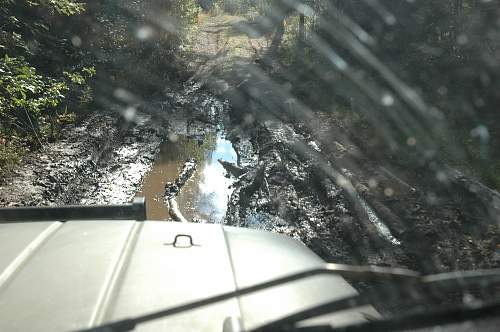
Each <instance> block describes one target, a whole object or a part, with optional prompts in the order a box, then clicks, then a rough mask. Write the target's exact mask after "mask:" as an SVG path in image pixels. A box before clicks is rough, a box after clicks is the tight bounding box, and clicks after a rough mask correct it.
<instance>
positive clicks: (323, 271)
mask: <svg viewBox="0 0 500 332" xmlns="http://www.w3.org/2000/svg"><path fill="white" fill-rule="evenodd" d="M317 275H341V276H343V277H346V278H351V279H354V280H359V281H373V280H392V281H394V280H398V281H406V282H412V283H414V282H417V281H418V280H419V279H420V274H419V273H418V272H415V271H411V270H407V269H399V268H387V267H378V266H351V265H343V264H325V265H324V266H322V267H318V268H315V269H311V270H306V271H302V272H298V273H295V274H291V275H288V276H285V277H281V278H276V279H273V280H270V281H267V282H263V283H260V284H256V285H253V286H249V287H244V288H241V289H238V290H236V291H233V292H227V293H223V294H220V295H217V296H213V297H209V298H206V299H202V300H198V301H194V302H190V303H186V304H183V305H180V306H177V307H173V308H169V309H165V310H160V311H156V312H153V313H149V314H145V315H142V316H138V317H135V318H129V319H123V320H119V321H116V322H112V323H109V324H103V325H100V326H97V327H94V328H90V329H85V330H80V331H81V332H104V331H106V332H124V331H131V330H133V329H135V327H136V326H137V325H139V324H142V323H146V322H149V321H152V320H156V319H160V318H165V317H167V316H171V315H175V314H178V313H181V312H184V311H188V310H193V309H197V308H200V307H203V306H207V305H210V304H215V303H218V302H222V301H225V300H228V299H231V298H234V297H238V296H243V295H247V294H250V293H255V292H258V291H261V290H264V289H268V288H272V287H275V286H279V285H283V284H286V283H289V282H293V281H297V280H301V279H305V278H309V277H312V276H317ZM346 304H347V303H346ZM337 310H342V308H341V307H339V309H337Z"/></svg>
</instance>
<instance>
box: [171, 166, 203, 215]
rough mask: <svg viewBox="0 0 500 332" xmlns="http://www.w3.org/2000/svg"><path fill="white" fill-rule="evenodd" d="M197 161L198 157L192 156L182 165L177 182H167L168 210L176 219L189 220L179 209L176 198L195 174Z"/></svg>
mask: <svg viewBox="0 0 500 332" xmlns="http://www.w3.org/2000/svg"><path fill="white" fill-rule="evenodd" d="M196 166H197V162H196V159H194V158H191V159H188V160H186V162H185V163H184V165H183V166H182V170H181V172H180V173H179V176H178V177H177V179H176V180H175V182H167V184H166V185H165V195H164V196H165V204H166V205H167V207H168V212H169V213H170V216H171V217H172V219H174V220H175V221H180V222H188V220H187V219H186V218H185V217H184V216H183V215H182V213H181V211H180V210H179V206H178V205H177V202H176V200H175V198H176V197H177V195H178V194H179V192H180V191H181V189H182V187H183V186H184V185H185V184H186V182H188V180H189V179H190V178H191V177H192V176H193V174H194V172H195V171H196Z"/></svg>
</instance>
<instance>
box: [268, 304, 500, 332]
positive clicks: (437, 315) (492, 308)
mask: <svg viewBox="0 0 500 332" xmlns="http://www.w3.org/2000/svg"><path fill="white" fill-rule="evenodd" d="M499 314H500V301H491V302H487V303H485V304H476V305H467V304H465V305H457V306H449V307H447V308H444V309H442V308H439V309H436V310H432V311H427V312H422V311H416V312H411V313H406V314H402V315H398V316H395V317H391V318H387V319H381V320H376V321H369V322H363V323H358V324H353V325H348V326H345V327H338V328H335V327H331V326H329V325H321V326H306V327H297V328H294V329H288V330H287V331H290V330H293V331H301V332H304V331H315V332H318V331H329V332H366V331H370V332H391V331H402V330H415V329H423V328H427V327H433V326H434V327H436V326H443V325H449V324H459V323H463V322H467V321H471V320H478V319H484V318H493V317H498V315H499ZM279 330H280V329H279V328H278V329H274V331H279ZM259 331H260V330H259ZM268 331H270V330H268Z"/></svg>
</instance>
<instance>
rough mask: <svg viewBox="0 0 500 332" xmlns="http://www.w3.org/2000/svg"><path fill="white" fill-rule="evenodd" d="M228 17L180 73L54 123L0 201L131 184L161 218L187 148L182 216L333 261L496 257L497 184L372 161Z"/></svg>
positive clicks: (110, 192)
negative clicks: (147, 93)
mask: <svg viewBox="0 0 500 332" xmlns="http://www.w3.org/2000/svg"><path fill="white" fill-rule="evenodd" d="M242 22H244V19H243V18H239V17H232V16H219V17H206V18H204V20H203V21H202V23H201V25H200V27H199V29H198V30H197V31H196V32H195V33H194V34H193V38H192V44H193V47H192V48H193V55H192V58H191V59H190V62H189V70H190V71H192V72H193V73H194V75H193V77H192V78H191V79H190V80H188V81H187V82H184V83H182V84H180V85H179V86H180V88H175V89H174V88H172V89H167V90H166V91H165V93H164V94H163V96H162V97H161V98H158V100H156V101H149V102H143V103H139V104H137V105H134V106H133V107H132V106H130V107H128V108H126V109H118V110H99V111H96V112H94V113H93V114H92V115H90V116H89V117H87V118H86V119H84V120H83V121H81V122H80V123H77V124H75V125H73V126H69V127H67V128H66V129H65V131H64V132H63V138H62V139H61V140H60V141H58V142H57V143H53V144H49V145H47V146H45V147H44V149H43V150H42V151H41V152H39V153H36V154H33V155H31V156H28V157H27V158H26V159H25V160H24V162H23V165H22V166H21V167H19V168H18V169H17V170H16V171H15V172H14V173H13V174H12V175H11V176H10V177H8V178H7V179H5V181H4V182H3V183H2V184H1V188H0V190H1V195H0V205H2V206H20V205H60V204H106V203H123V202H127V201H130V200H131V199H132V198H133V197H134V196H138V195H144V196H146V198H147V204H148V206H149V207H148V211H147V213H148V218H150V219H155V220H171V218H170V216H169V214H168V211H167V209H166V208H165V205H164V201H163V193H164V188H165V184H166V183H167V182H168V181H173V180H174V179H175V177H176V176H177V175H178V172H179V170H180V168H181V167H182V165H183V163H184V162H185V160H187V159H189V158H195V159H196V160H197V162H198V165H199V166H198V169H197V171H196V173H195V175H194V176H193V178H192V179H191V180H189V181H188V183H187V184H186V186H185V187H184V188H183V189H182V191H181V193H180V195H179V197H178V198H177V201H178V204H179V206H180V209H181V211H182V213H183V214H185V216H186V218H188V219H189V220H191V221H195V222H221V223H224V224H227V225H231V226H242V227H251V228H257V229H265V230H269V231H273V232H280V233H284V234H287V235H289V236H292V237H294V238H296V239H299V240H300V241H302V242H303V243H305V244H306V245H307V246H309V247H310V248H312V249H313V250H314V251H315V252H316V253H317V254H318V255H320V256H321V257H323V258H324V259H325V260H327V261H331V262H336V263H350V264H376V265H386V266H398V267H407V268H411V269H416V270H419V271H421V272H424V273H434V272H441V271H450V270H462V269H478V268H489V267H498V266H499V261H500V246H499V243H500V236H499V235H500V234H499V231H498V220H497V219H493V220H492V218H491V215H496V216H498V215H500V214H495V213H496V212H497V211H498V209H499V206H500V205H498V202H500V200H499V199H498V197H499V196H498V193H496V192H492V191H490V190H489V189H488V188H485V187H484V186H482V185H480V184H479V183H476V182H474V181H472V180H470V179H467V178H465V177H461V175H460V174H458V175H457V174H453V170H450V173H449V179H450V184H449V185H448V186H446V187H445V188H444V189H441V190H440V191H437V190H436V189H434V188H430V187H429V186H428V185H426V182H425V181H421V179H420V178H419V177H418V176H417V175H412V174H410V175H408V174H406V173H405V172H404V171H403V170H400V169H398V168H397V167H395V166H393V165H391V164H382V163H379V162H377V161H375V159H373V158H371V157H370V154H369V153H365V151H366V149H367V146H369V142H368V141H367V140H364V139H363V137H359V136H356V133H354V132H351V131H350V130H349V128H348V126H346V125H345V123H343V122H342V121H341V120H339V119H338V118H337V117H335V116H332V115H331V114H329V113H325V112H321V111H312V110H310V109H307V108H306V107H304V105H301V104H300V101H298V100H296V99H294V98H291V97H290V94H289V93H288V90H289V87H287V86H286V84H279V83H277V82H275V81H273V79H272V78H271V77H272V73H273V72H275V71H279V70H280V68H279V64H278V63H276V62H275V61H274V60H272V59H271V60H269V61H262V60H261V59H263V57H265V54H266V49H267V47H268V46H269V40H268V39H267V38H268V37H265V36H250V37H249V36H248V35H245V34H244V33H242V31H241V29H239V28H238V27H241V25H242ZM354 136H356V137H357V139H353V137H354ZM354 142H355V143H354ZM360 165H361V166H362V167H360ZM451 180H453V181H451ZM495 204H497V205H495Z"/></svg>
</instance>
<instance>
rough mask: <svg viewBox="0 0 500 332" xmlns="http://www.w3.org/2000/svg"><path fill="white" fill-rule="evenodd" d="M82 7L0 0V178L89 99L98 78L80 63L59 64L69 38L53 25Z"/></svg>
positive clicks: (53, 0) (51, 0)
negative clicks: (92, 86)
mask: <svg viewBox="0 0 500 332" xmlns="http://www.w3.org/2000/svg"><path fill="white" fill-rule="evenodd" d="M84 8H85V6H84V5H83V4H80V3H76V2H73V1H70V0H21V1H14V0H0V21H1V22H2V24H1V25H0V170H1V171H0V173H2V174H0V176H2V175H3V174H4V173H5V172H7V171H8V170H9V169H10V168H11V167H13V166H14V165H15V164H16V163H17V161H18V160H19V158H20V156H21V155H22V154H23V153H24V151H25V150H26V149H34V148H39V147H41V146H42V145H43V144H44V143H45V142H47V141H49V140H53V139H55V138H57V136H58V135H59V131H60V128H61V126H62V125H63V124H65V123H68V122H71V121H74V119H75V116H74V113H73V112H72V111H70V110H71V109H76V108H79V107H81V106H82V105H83V104H84V103H88V102H90V101H91V100H92V98H91V89H90V87H89V85H88V81H89V79H90V78H91V77H92V76H94V75H95V74H96V72H95V69H94V68H93V67H92V66H83V65H82V64H81V63H80V59H78V58H71V60H70V61H67V62H66V61H65V62H61V61H57V59H58V58H60V54H64V53H67V52H68V44H67V40H66V41H65V39H64V37H65V36H64V34H61V33H60V32H59V31H57V29H55V28H54V27H55V26H56V24H58V23H59V21H58V20H59V19H60V18H65V17H70V16H73V15H77V14H80V13H82V12H83V11H84Z"/></svg>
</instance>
